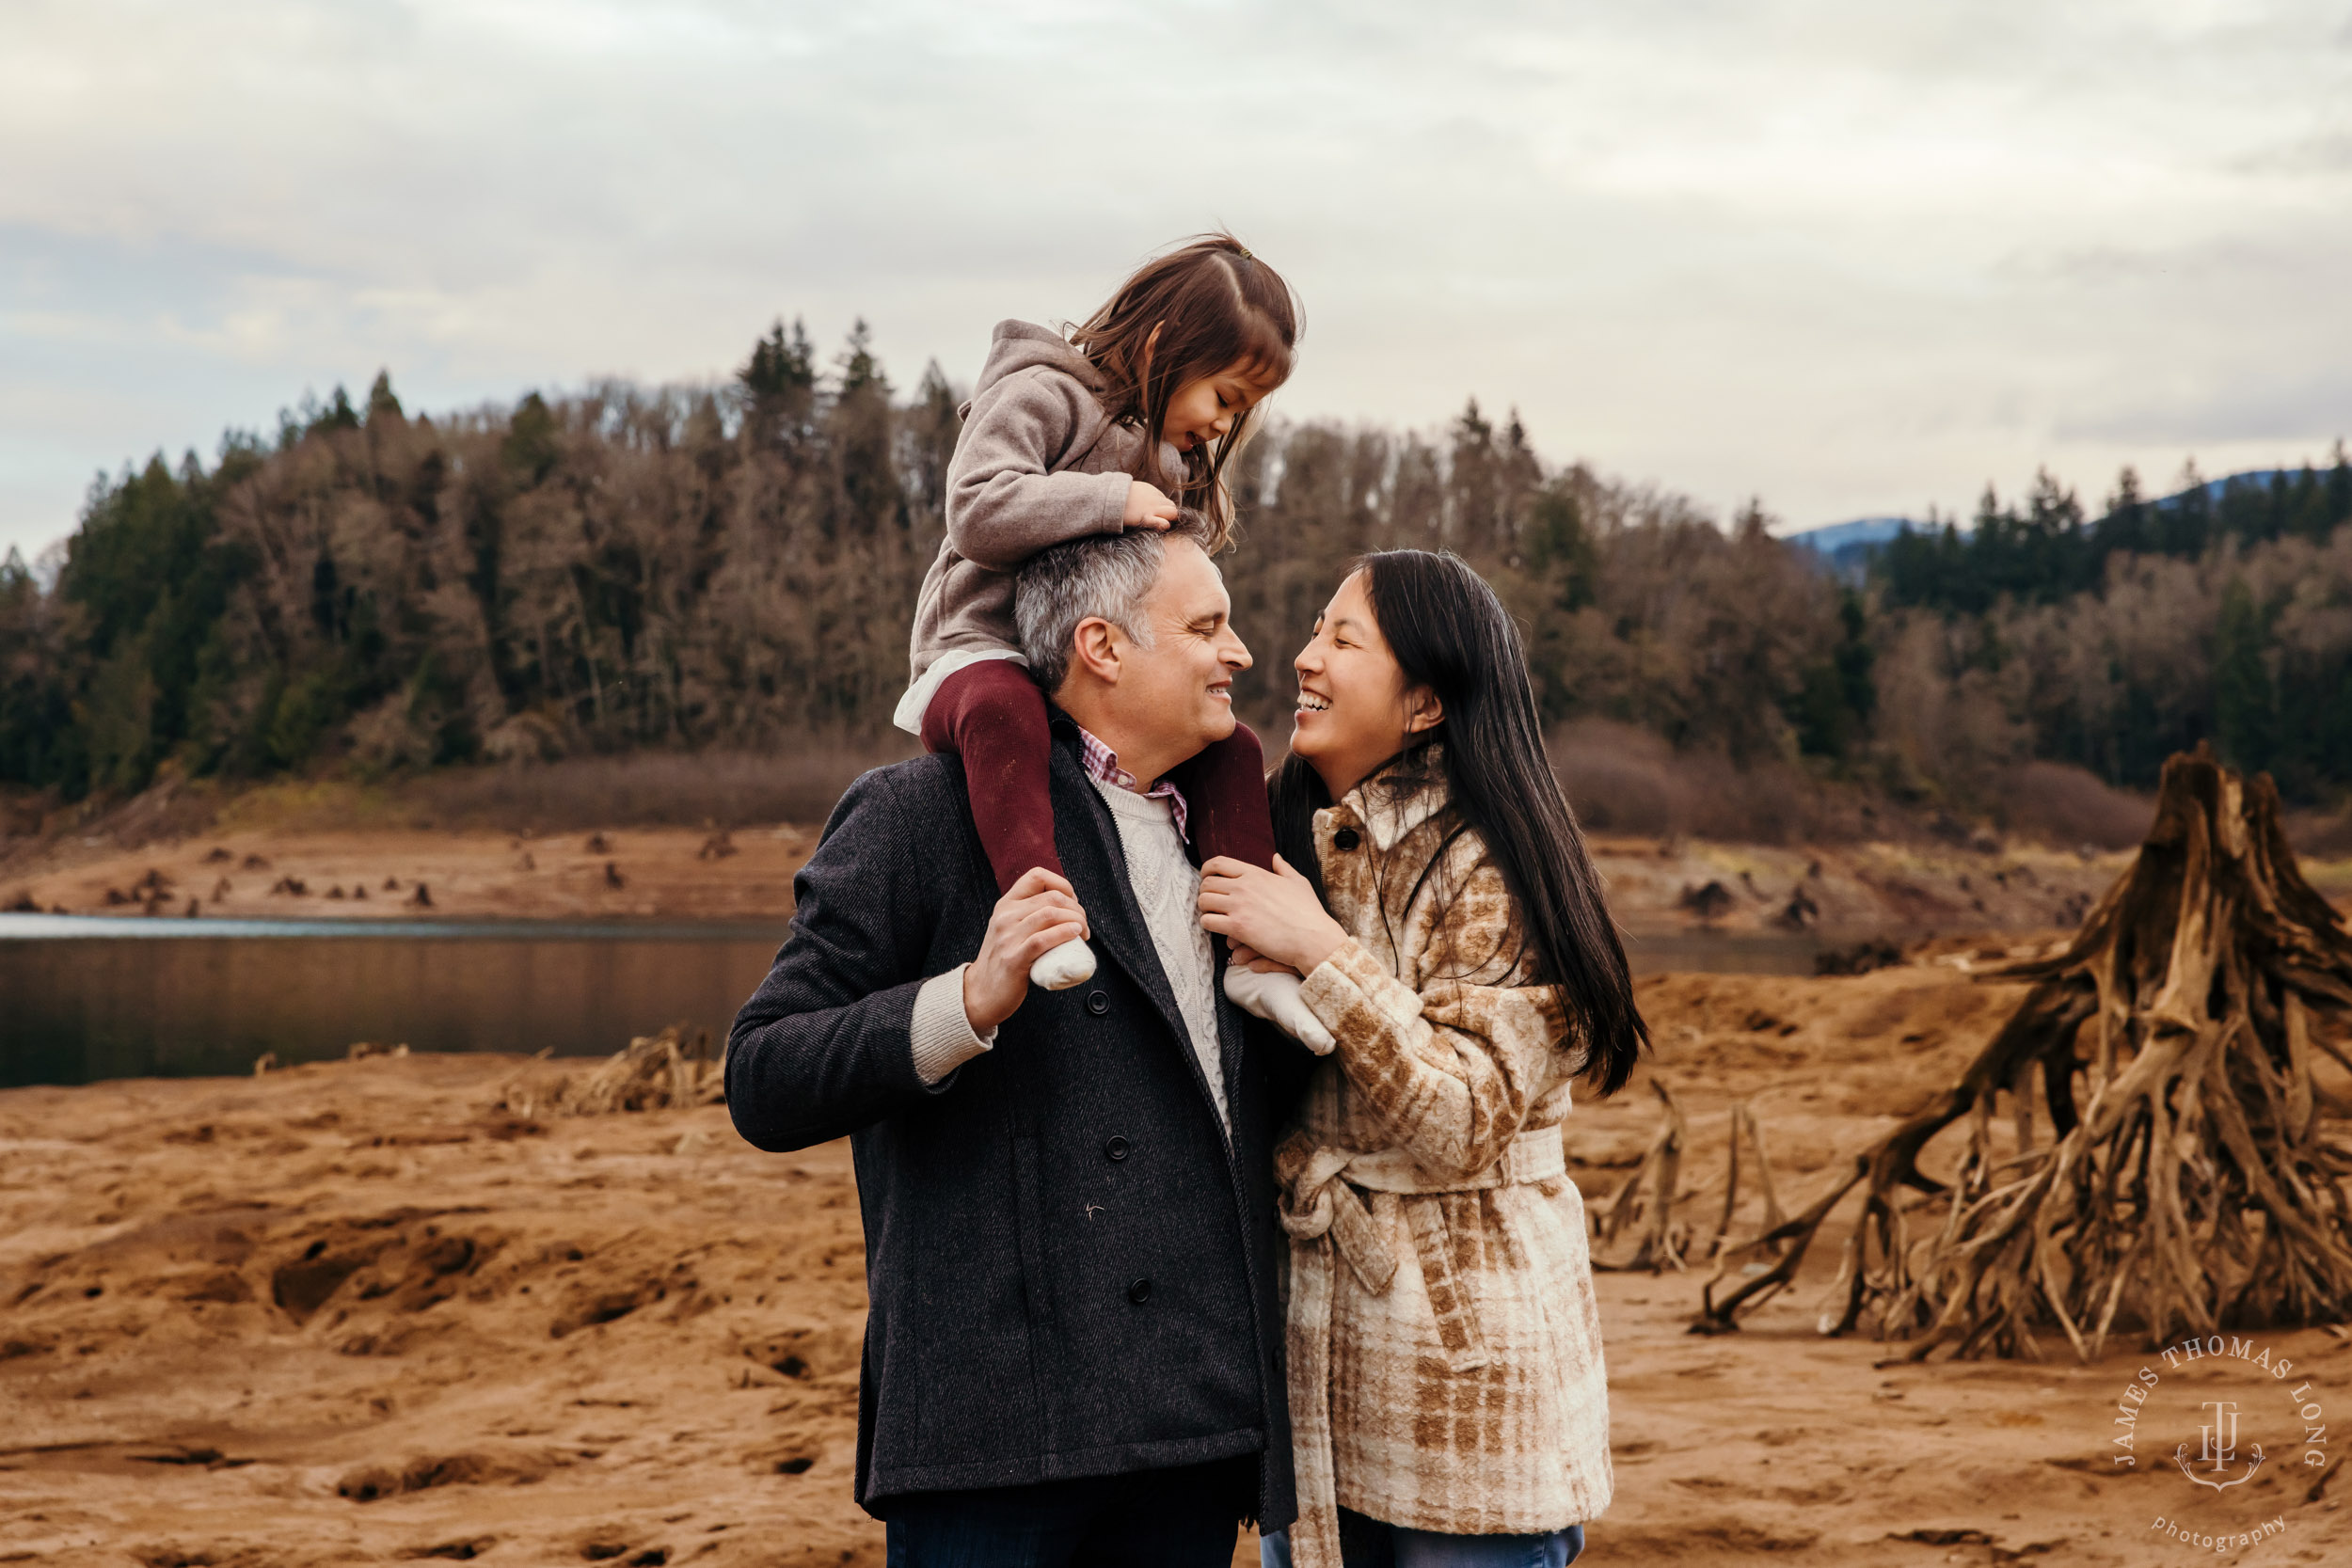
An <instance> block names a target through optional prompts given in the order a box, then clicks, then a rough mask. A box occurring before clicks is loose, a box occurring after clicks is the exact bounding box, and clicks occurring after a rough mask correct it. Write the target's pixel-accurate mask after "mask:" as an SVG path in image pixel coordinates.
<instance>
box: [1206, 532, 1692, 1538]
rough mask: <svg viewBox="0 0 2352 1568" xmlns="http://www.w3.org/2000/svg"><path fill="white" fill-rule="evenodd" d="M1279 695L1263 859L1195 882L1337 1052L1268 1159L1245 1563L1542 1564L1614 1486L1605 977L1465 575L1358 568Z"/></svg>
mask: <svg viewBox="0 0 2352 1568" xmlns="http://www.w3.org/2000/svg"><path fill="white" fill-rule="evenodd" d="M1296 668H1297V672H1298V687H1299V697H1298V712H1297V720H1296V729H1295V732H1294V734H1293V736H1292V738H1291V754H1290V756H1289V758H1288V760H1286V761H1285V762H1284V763H1283V765H1282V767H1281V768H1280V770H1279V772H1278V773H1277V775H1276V777H1275V781H1274V784H1273V786H1272V793H1273V803H1274V822H1275V835H1276V839H1277V842H1278V843H1279V846H1280V847H1281V850H1282V856H1283V859H1282V862H1281V863H1278V865H1277V868H1276V869H1275V870H1273V871H1265V870H1261V869H1259V868H1257V867H1254V866H1250V865H1247V864H1245V863H1241V862H1239V861H1234V860H1231V859H1223V858H1220V859H1216V860H1213V861H1211V862H1210V863H1208V864H1207V865H1206V866H1204V867H1203V868H1202V870H1203V873H1204V874H1203V877H1202V879H1201V884H1200V885H1201V892H1200V909H1201V925H1202V926H1204V927H1207V928H1208V929H1209V930H1211V931H1215V932H1217V933H1219V934H1221V935H1223V936H1225V937H1226V938H1227V939H1228V940H1229V941H1231V942H1232V943H1233V944H1234V952H1233V961H1235V962H1243V963H1252V964H1257V965H1269V964H1275V965H1281V966H1284V967H1287V968H1290V969H1294V970H1295V971H1297V972H1298V973H1299V974H1302V975H1304V976H1305V983H1304V985H1303V987H1302V989H1301V992H1300V994H1301V996H1302V998H1303V999H1304V1000H1305V1001H1306V1003H1307V1005H1308V1006H1309V1007H1310V1008H1311V1010H1312V1011H1313V1013H1314V1014H1315V1016H1316V1017H1317V1018H1318V1019H1319V1020H1320V1021H1321V1022H1323V1024H1324V1025H1325V1027H1326V1028H1327V1029H1328V1031H1329V1032H1330V1034H1331V1036H1332V1037H1333V1039H1334V1041H1335V1042H1336V1043H1335V1047H1334V1049H1333V1051H1332V1053H1331V1054H1330V1056H1329V1057H1328V1058H1327V1060H1326V1061H1325V1062H1324V1063H1323V1064H1322V1065H1321V1066H1320V1067H1319V1068H1318V1069H1316V1072H1315V1075H1314V1079H1313V1081H1312V1084H1311V1086H1310V1088H1309V1090H1308V1092H1307V1096H1306V1099H1305V1101H1304V1102H1303V1107H1302V1109H1301V1112H1300V1114H1299V1119H1298V1122H1297V1125H1296V1127H1295V1130H1294V1131H1293V1132H1292V1133H1291V1134H1290V1136H1289V1137H1288V1138H1287V1139H1285V1140H1284V1142H1283V1144H1282V1145H1281V1147H1280V1148H1279V1151H1278V1153H1277V1155H1276V1172H1277V1175H1278V1177H1279V1180H1280V1181H1281V1184H1282V1209H1283V1216H1282V1217H1283V1224H1284V1225H1285V1227H1287V1228H1288V1229H1289V1231H1290V1234H1291V1238H1292V1245H1291V1275H1290V1291H1289V1324H1288V1343H1289V1352H1290V1354H1289V1365H1290V1396H1291V1420H1292V1425H1293V1428H1294V1431H1295V1441H1296V1457H1297V1474H1298V1487H1299V1516H1298V1520H1297V1522H1296V1523H1295V1524H1294V1525H1293V1526H1292V1527H1291V1528H1290V1530H1289V1531H1288V1532H1287V1538H1285V1537H1284V1536H1280V1535H1277V1536H1270V1537H1268V1538H1267V1539H1266V1540H1265V1542H1264V1543H1263V1556H1264V1560H1265V1562H1266V1563H1267V1565H1268V1568H1289V1565H1292V1564H1295V1568H1338V1565H1340V1564H1344V1565H1345V1568H1362V1565H1368V1564H1383V1565H1385V1564H1395V1565H1396V1568H1437V1565H1439V1564H1444V1565H1455V1564H1460V1565H1472V1564H1475V1565H1478V1568H1489V1565H1493V1568H1501V1565H1504V1564H1509V1565H1513V1568H1517V1565H1519V1564H1528V1565H1531V1568H1532V1565H1536V1564H1544V1565H1549V1568H1561V1565H1563V1564H1565V1563H1567V1562H1570V1561H1573V1560H1575V1558H1576V1556H1577V1554H1578V1553H1579V1552H1580V1551H1581V1550H1582V1546H1583V1530H1582V1522H1583V1521H1585V1520H1588V1519H1591V1518H1594V1517H1596V1516H1597V1515H1598V1514H1599V1513H1600V1512H1601V1511H1602V1510H1603V1509H1604V1508H1606V1507H1607V1506H1608V1504H1609V1497H1610V1493H1611V1487H1612V1477H1611V1470H1610V1462H1609V1417H1608V1386H1607V1378H1606V1374H1605V1370H1604V1368H1603V1365H1602V1359H1601V1345H1600V1318H1599V1313H1598V1311H1597V1307H1596V1306H1595V1303H1594V1297H1593V1284H1592V1269H1591V1264H1590V1261H1589V1259H1588V1258H1587V1256H1586V1251H1585V1237H1584V1212H1583V1205H1582V1202H1581V1198H1580V1197H1579V1196H1578V1193H1577V1190H1576V1187H1575V1185H1574V1184H1573V1183H1572V1182H1570V1181H1569V1180H1567V1178H1566V1176H1565V1172H1564V1169H1563V1165H1562V1158H1561V1147H1560V1121H1561V1118H1562V1117H1565V1115H1566V1114H1567V1111H1568V1099H1569V1095H1568V1091H1569V1085H1570V1082H1571V1080H1572V1079H1573V1078H1574V1077H1575V1076H1576V1075H1578V1074H1579V1073H1581V1074H1582V1075H1583V1076H1584V1077H1586V1078H1587V1079H1588V1080H1590V1082H1591V1083H1592V1084H1593V1085H1594V1086H1595V1087H1596V1089H1597V1092H1599V1093H1600V1094H1604V1095H1606V1094H1612V1093H1614V1092H1615V1091H1616V1090H1617V1089H1618V1088H1620V1087H1622V1086H1623V1085H1624V1084H1625V1081H1626V1078H1627V1075H1628V1074H1629V1072H1630V1071H1631V1070H1632V1068H1633V1063H1634V1059H1635V1056H1636V1055H1637V1054H1638V1053H1639V1052H1640V1051H1641V1049H1642V1048H1643V1047H1644V1045H1645V1044H1646V1043H1647V1040H1648V1031H1647V1029H1646V1027H1645V1025H1644V1023H1643V1022H1642V1019H1641V1015H1640V1013H1639V1012H1638V1011H1637V1010H1636V1008H1635V1006H1634V1003H1633V990H1632V981H1631V979H1630V977H1629V974H1628V973H1627V969H1626V960H1625V949H1624V947H1623V945H1622V944H1621V943H1620V942H1619V941H1618V939H1617V934H1616V929H1615V927H1614V926H1613V924H1612V923H1611V921H1610V918H1609V914H1608V911H1607V910H1606V908H1605V907H1604V906H1603V904H1602V901H1601V895H1600V886H1599V878H1598V876H1597V873H1596V872H1595V871H1594V869H1593V864H1592V862H1591V859H1590V858H1589V857H1588V856H1587V855H1586V853H1585V849H1584V844H1583V839H1582V837H1581V834H1580V833H1579V832H1578V831H1577V827H1576V821H1575V818H1574V816H1571V814H1570V813H1569V810H1568V805H1567V801H1566V800H1565V798H1563V796H1562V795H1561V793H1560V785H1559V783H1558V781H1557V780H1556V779H1555V778H1554V777H1553V775H1552V772H1551V768H1550V766H1549V763H1548V762H1547V761H1546V759H1545V756H1544V752H1543V745H1542V740H1541V737H1540V735H1539V733H1538V730H1537V726H1536V721H1535V705H1534V694H1533V692H1532V691H1531V690H1530V689H1529V686H1528V680H1527V670H1526V664H1525V661H1524V659H1523V658H1522V657H1521V654H1520V651H1519V642H1518V634H1517V632H1516V630H1515V629H1514V627H1513V626H1512V623H1511V619H1510V616H1509V615H1508V614H1507V613H1505V612H1504V610H1503V608H1502V603H1501V602H1500V601H1499V600H1498V599H1497V598H1496V597H1495V594H1494V590H1493V589H1491V588H1489V587H1488V586H1487V585H1486V581H1485V579H1483V578H1480V577H1479V576H1478V574H1477V573H1475V572H1473V571H1471V570H1470V567H1468V566H1467V565H1465V564H1463V563H1462V562H1460V561H1459V560H1456V559H1455V558H1454V557H1453V556H1451V555H1433V554H1431V553H1429V552H1427V551H1422V550H1396V551H1391V552H1388V553H1384V554H1380V555H1374V556H1370V557H1367V558H1366V559H1365V560H1364V561H1362V562H1360V563H1359V565H1358V566H1357V568H1356V569H1355V570H1354V571H1353V572H1352V573H1350V574H1349V576H1348V578H1347V580H1346V581H1345V582H1343V583H1342V584H1341V585H1340V590H1339V592H1338V593H1337V594H1333V595H1332V598H1331V602H1330V604H1329V605H1328V607H1327V608H1326V610H1324V612H1323V616H1322V619H1321V620H1319V621H1318V622H1317V623H1316V625H1315V633H1314V640H1313V641H1311V642H1309V643H1308V644H1307V647H1306V650H1305V651H1304V652H1302V653H1301V654H1300V655H1299V656H1298V658H1297V660H1296ZM1294 865H1297V866H1304V867H1306V868H1307V872H1306V874H1301V873H1300V872H1298V871H1295V870H1293V869H1292V866H1294ZM1318 895H1320V898H1319V897H1318ZM1326 905H1328V910H1327V909H1326V907H1325V906H1326Z"/></svg>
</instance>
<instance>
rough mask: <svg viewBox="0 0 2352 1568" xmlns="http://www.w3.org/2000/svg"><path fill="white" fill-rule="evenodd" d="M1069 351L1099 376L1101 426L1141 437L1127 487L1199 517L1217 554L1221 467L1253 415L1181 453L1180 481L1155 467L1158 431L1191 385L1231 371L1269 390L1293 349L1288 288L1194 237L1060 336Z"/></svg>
mask: <svg viewBox="0 0 2352 1568" xmlns="http://www.w3.org/2000/svg"><path fill="white" fill-rule="evenodd" d="M1155 331H1156V332H1157V333H1158V334H1159V336H1158V337H1157V338H1156V339H1155V338H1153V336H1152V334H1153V332H1155ZM1070 341H1071V344H1072V346H1073V347H1074V348H1076V349H1077V350H1078V352H1079V353H1081V354H1083V355H1085V356H1086V357H1087V358H1088V360H1089V362H1091V363H1092V364H1093V366H1094V368H1095V369H1096V370H1098V371H1100V372H1102V373H1103V379H1104V383H1105V386H1104V392H1103V401H1104V406H1105V407H1107V408H1108V409H1109V411H1110V416H1111V418H1112V419H1113V420H1116V421H1118V422H1119V423H1120V424H1126V425H1134V426H1136V427H1138V428H1140V429H1141V430H1142V431H1143V433H1144V443H1143V447H1144V456H1143V464H1142V471H1140V472H1138V473H1137V474H1136V478H1137V479H1140V480H1142V481H1144V482H1145V483H1149V484H1155V485H1157V486H1159V487H1160V489H1162V490H1164V491H1166V492H1167V493H1168V498H1169V499H1171V500H1174V501H1176V502H1178V503H1180V504H1182V505H1185V506H1191V507H1195V508H1197V509H1199V510H1200V512H1201V514H1202V515H1205V516H1206V517H1207V518H1208V520H1209V528H1210V532H1211V538H1210V540H1209V545H1208V547H1209V548H1210V550H1212V551H1216V550H1219V549H1222V548H1224V547H1225V546H1226V544H1227V543H1228V542H1229V541H1230V540H1231V539H1232V536H1233V508H1232V499H1231V498H1230V497H1228V496H1227V495H1226V493H1225V465H1226V464H1227V463H1228V462H1230V461H1231V460H1232V455H1233V454H1234V453H1235V452H1236V451H1240V450H1241V446H1242V442H1243V440H1244V438H1245V437H1246V436H1248V433H1249V425H1250V418H1251V416H1252V415H1253V414H1255V413H1256V409H1255V408H1254V407H1252V408H1246V409H1244V410H1243V411H1242V412H1241V413H1240V414H1239V415H1238V416H1236V417H1235V419H1234V420H1233V424H1232V429H1231V430H1229V431H1227V432H1226V434H1225V436H1224V438H1223V439H1222V440H1219V441H1218V442H1216V446H1215V449H1214V451H1206V450H1202V449H1195V450H1194V451H1188V452H1186V453H1184V474H1183V476H1182V477H1181V478H1179V477H1176V476H1172V475H1170V474H1168V473H1167V472H1165V471H1164V470H1163V469H1162V467H1161V465H1160V436H1159V432H1160V426H1161V425H1162V424H1163V423H1165V422H1166V421H1167V419H1168V404H1169V403H1170V402H1172V401H1173V400H1174V398H1175V396H1176V390H1177V388H1180V387H1182V386H1184V383H1186V382H1188V381H1192V380H1195V379H1197V378H1198V377H1200V376H1204V375H1215V374H1216V372H1219V371H1222V370H1227V369H1230V368H1232V367H1233V366H1235V365H1240V366H1242V367H1244V368H1245V369H1246V370H1247V372H1248V373H1249V374H1250V375H1251V376H1253V377H1254V378H1256V379H1259V380H1262V381H1263V382H1265V383H1266V384H1267V385H1268V386H1270V387H1279V386H1280V385H1281V384H1282V382H1283V381H1285V380H1287V379H1288V378H1289V376H1290V373H1291V351H1292V350H1293V349H1294V348H1295V347H1296V346H1297V342H1298V307H1297V302H1296V301H1295V299H1294V298H1293V296H1292V294H1291V289H1290V285H1289V284H1287V283H1285V282H1283V281H1282V278H1281V276H1280V275H1279V273H1277V272H1276V271H1275V270H1274V269H1273V268H1272V267H1269V266H1267V265H1266V264H1265V263H1264V262H1263V261H1259V260H1258V259H1257V258H1256V257H1255V256H1252V255H1251V254H1250V253H1249V250H1248V246H1246V245H1243V244H1242V243H1241V242H1240V241H1239V240H1237V239H1235V238H1233V237H1232V235H1231V234H1203V235H1201V236H1200V238H1199V239H1197V240H1192V241H1189V242H1187V243H1186V244H1184V245H1180V246H1178V247H1177V248H1176V249H1174V250H1171V251H1169V252H1168V254H1167V255H1165V256H1161V257H1158V258H1156V259H1154V260H1152V261H1146V262H1145V263H1144V264H1143V265H1142V266H1141V267H1138V268H1137V269H1136V273H1135V276H1133V277H1129V278H1128V279H1127V281H1126V282H1124V283H1122V284H1120V286H1119V292H1118V293H1115V294H1113V295H1111V298H1110V303H1108V304H1107V305H1104V307H1103V308H1102V309H1099V310H1097V311H1095V312H1094V314H1093V315H1092V316H1090V317H1089V318H1088V319H1087V321H1086V322H1085V324H1084V325H1079V326H1075V327H1073V328H1071V329H1070Z"/></svg>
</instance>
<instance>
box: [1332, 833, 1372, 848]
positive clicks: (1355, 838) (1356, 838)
mask: <svg viewBox="0 0 2352 1568" xmlns="http://www.w3.org/2000/svg"><path fill="white" fill-rule="evenodd" d="M1363 841H1364V840H1363V835H1361V834H1360V833H1359V832H1357V831H1356V830H1355V829H1353V828H1342V829H1341V830H1340V831H1339V832H1336V833H1333V834H1332V835H1331V846H1332V847H1333V848H1335V849H1353V848H1355V847H1356V846H1358V845H1359V844H1361V843H1362V842H1363Z"/></svg>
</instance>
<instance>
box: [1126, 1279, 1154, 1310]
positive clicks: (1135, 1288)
mask: <svg viewBox="0 0 2352 1568" xmlns="http://www.w3.org/2000/svg"><path fill="white" fill-rule="evenodd" d="M1127 1299H1128V1300H1129V1301H1132V1302H1134V1303H1135V1304H1136V1306H1137V1307H1141V1306H1142V1305H1143V1304H1144V1303H1145V1302H1147V1301H1150V1300H1151V1299H1152V1282H1151V1281H1150V1280H1148V1279H1138V1280H1136V1282H1135V1283H1134V1284H1132V1285H1130V1286H1128V1287H1127Z"/></svg>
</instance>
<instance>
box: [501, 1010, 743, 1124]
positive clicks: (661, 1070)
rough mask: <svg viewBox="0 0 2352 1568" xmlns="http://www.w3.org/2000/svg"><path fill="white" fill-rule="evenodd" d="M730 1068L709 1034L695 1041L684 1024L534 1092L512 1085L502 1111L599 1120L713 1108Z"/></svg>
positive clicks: (634, 1042)
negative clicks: (616, 1115) (694, 1107)
mask: <svg viewBox="0 0 2352 1568" xmlns="http://www.w3.org/2000/svg"><path fill="white" fill-rule="evenodd" d="M726 1095H727V1090H726V1063H725V1060H724V1056H723V1053H713V1052H712V1050H711V1047H710V1035H709V1032H708V1031H707V1030H697V1031H695V1033H694V1035H693V1037H691V1039H690V1038H688V1037H686V1034H685V1025H683V1024H673V1025H671V1026H670V1027H669V1028H667V1029H664V1030H662V1031H661V1033H660V1034H658V1035H640V1036H638V1037H636V1038H634V1039H632V1040H630V1041H629V1042H628V1048H627V1049H626V1050H622V1051H616V1052H614V1053H612V1055H611V1056H608V1057H606V1058H605V1059H604V1060H603V1061H602V1062H600V1063H598V1064H597V1065H596V1068H595V1069H594V1070H592V1071H590V1072H587V1073H585V1074H582V1075H580V1076H579V1077H565V1078H561V1079H558V1080H557V1081H556V1082H555V1084H554V1085H553V1086H552V1087H549V1088H545V1089H541V1090H537V1091H535V1092H534V1091H533V1090H532V1089H531V1088H529V1087H527V1086H525V1085H521V1084H509V1085H507V1086H506V1088H505V1090H504V1092H503V1094H502V1095H501V1098H500V1100H499V1103H498V1109H500V1110H502V1111H505V1112H507V1113H508V1114H510V1115H513V1116H517V1117H533V1116H566V1117H599V1116H607V1115H610V1114H612V1113H613V1112H618V1111H664V1110H675V1109H682V1108H684V1107H687V1106H691V1105H711V1104H716V1103H718V1102H719V1101H723V1100H724V1099H726Z"/></svg>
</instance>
